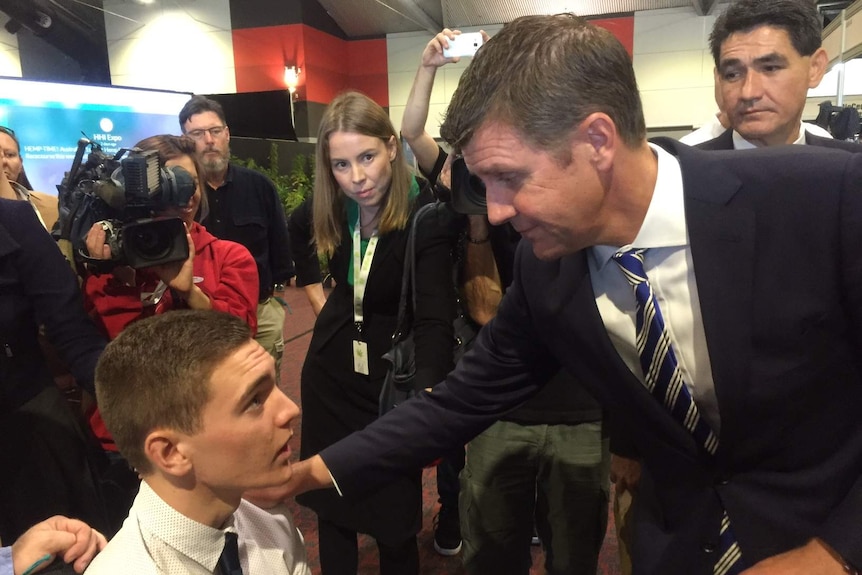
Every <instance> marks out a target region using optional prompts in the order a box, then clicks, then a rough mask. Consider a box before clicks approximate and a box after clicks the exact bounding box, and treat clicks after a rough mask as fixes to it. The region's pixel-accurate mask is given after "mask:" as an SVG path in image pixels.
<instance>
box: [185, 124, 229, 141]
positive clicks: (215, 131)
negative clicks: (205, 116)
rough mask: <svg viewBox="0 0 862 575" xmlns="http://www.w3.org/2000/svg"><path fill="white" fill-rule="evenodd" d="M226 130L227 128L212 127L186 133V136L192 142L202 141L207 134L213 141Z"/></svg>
mask: <svg viewBox="0 0 862 575" xmlns="http://www.w3.org/2000/svg"><path fill="white" fill-rule="evenodd" d="M225 130H227V126H213V127H212V128H205V129H201V130H191V131H189V132H186V136H188V137H189V138H191V139H192V140H203V139H204V136H205V135H206V134H207V133H209V135H210V136H212V137H213V139H215V138H218V137H219V136H221V135H222V134H224V131H225Z"/></svg>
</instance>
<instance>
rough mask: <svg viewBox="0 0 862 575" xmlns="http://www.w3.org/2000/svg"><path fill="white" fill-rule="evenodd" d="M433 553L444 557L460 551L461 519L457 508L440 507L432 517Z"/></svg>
mask: <svg viewBox="0 0 862 575" xmlns="http://www.w3.org/2000/svg"><path fill="white" fill-rule="evenodd" d="M434 551H436V552H437V553H439V554H440V555H445V556H446V557H451V556H453V555H457V554H458V553H459V552H460V551H461V518H460V516H459V515H458V509H457V508H455V509H450V508H448V507H441V508H440V512H439V513H437V515H436V516H435V517H434Z"/></svg>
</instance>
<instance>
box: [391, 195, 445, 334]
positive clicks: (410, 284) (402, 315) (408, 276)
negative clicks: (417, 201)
mask: <svg viewBox="0 0 862 575" xmlns="http://www.w3.org/2000/svg"><path fill="white" fill-rule="evenodd" d="M436 209H437V202H432V203H430V204H425V205H424V206H422V207H420V208H419V209H418V210H416V213H415V214H414V215H413V219H412V220H411V222H410V228H409V229H408V231H407V247H406V249H405V251H404V271H403V272H402V274H401V297H400V299H399V301H398V323H397V324H396V329H395V334H393V336H392V340H393V341H396V342H397V341H400V340H401V337H402V336H403V335H404V333H405V332H406V331H407V330H406V329H404V322H405V321H406V319H407V293H408V291H409V292H410V295H411V298H410V299H411V304H412V307H411V311H412V313H413V314H414V315H415V313H416V265H415V262H416V226H417V225H418V223H419V219H420V218H422V217H423V216H424V215H425V214H426V213H427V212H430V211H432V210H436Z"/></svg>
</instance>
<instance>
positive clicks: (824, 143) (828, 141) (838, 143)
mask: <svg viewBox="0 0 862 575" xmlns="http://www.w3.org/2000/svg"><path fill="white" fill-rule="evenodd" d="M805 143H806V144H808V145H809V146H821V147H824V148H837V149H839V150H846V151H848V152H852V153H854V154H858V153H860V152H862V144H857V143H856V142H848V141H846V140H834V139H832V138H823V137H821V136H815V135H813V134H811V133H808V132H806V133H805Z"/></svg>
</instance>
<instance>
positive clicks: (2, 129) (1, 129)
mask: <svg viewBox="0 0 862 575" xmlns="http://www.w3.org/2000/svg"><path fill="white" fill-rule="evenodd" d="M0 132H3V133H4V134H7V135H9V136H12V137H13V138H14V137H15V130H13V129H12V128H7V127H6V126H0Z"/></svg>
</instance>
